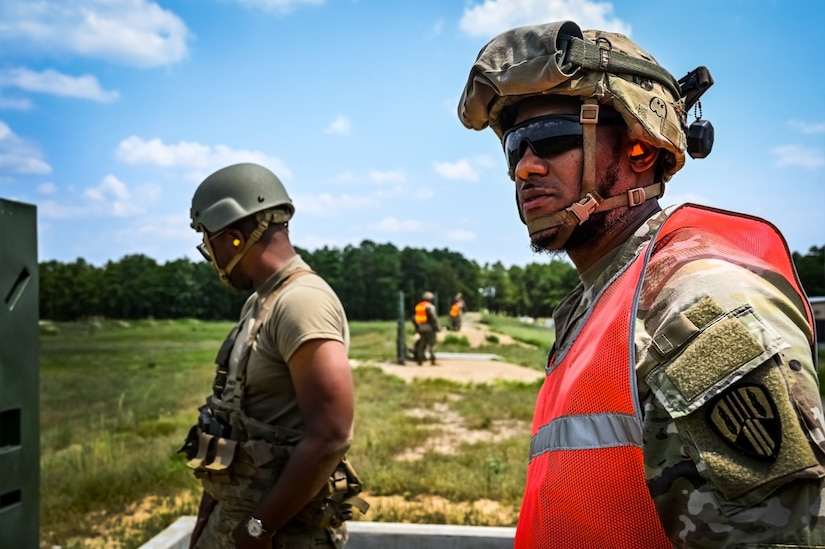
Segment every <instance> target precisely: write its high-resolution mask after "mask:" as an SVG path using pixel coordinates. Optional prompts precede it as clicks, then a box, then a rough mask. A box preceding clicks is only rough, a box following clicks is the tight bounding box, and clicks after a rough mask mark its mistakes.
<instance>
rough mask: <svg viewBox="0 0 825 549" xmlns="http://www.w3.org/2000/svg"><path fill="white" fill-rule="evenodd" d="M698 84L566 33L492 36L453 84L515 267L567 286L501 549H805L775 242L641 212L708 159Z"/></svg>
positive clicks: (783, 269) (806, 319)
mask: <svg viewBox="0 0 825 549" xmlns="http://www.w3.org/2000/svg"><path fill="white" fill-rule="evenodd" d="M712 84H713V79H712V78H711V76H710V72H709V71H708V70H707V69H706V68H705V67H699V68H697V69H695V70H692V71H689V72H687V74H686V75H685V76H684V77H682V78H681V79H678V80H677V79H676V78H674V77H673V76H672V75H671V73H670V72H668V71H667V70H666V69H664V68H663V67H661V66H660V65H659V64H658V63H657V62H656V60H655V59H654V58H653V56H652V55H650V54H649V53H648V52H647V51H645V50H644V49H642V48H641V47H639V46H638V45H637V44H636V43H634V42H633V41H632V40H630V39H629V38H628V37H627V36H624V35H621V34H618V33H614V32H606V31H601V30H585V31H583V30H582V29H581V28H580V27H579V25H578V24H576V23H575V22H572V21H559V22H555V23H547V24H542V25H531V26H525V27H519V28H515V29H512V30H509V31H506V32H504V33H501V34H500V35H498V36H496V37H494V38H493V39H492V40H490V41H489V42H488V43H487V44H486V45H485V46H484V47H483V48H482V49H481V51H480V52H479V54H478V57H477V59H476V61H475V63H474V64H473V65H472V67H471V69H470V74H469V77H468V79H467V83H466V86H465V88H464V91H463V93H462V95H461V99H460V101H459V105H458V116H459V119H460V120H461V122H462V123H463V124H464V125H465V126H466V127H467V128H470V129H475V130H482V129H484V128H486V127H490V128H492V129H493V131H494V132H495V134H496V136H497V137H498V138H499V139H500V140H501V143H502V147H503V149H504V155H505V160H506V163H507V167H508V174H509V176H510V178H511V179H512V181H513V183H514V190H515V197H516V206H517V209H518V214H519V216H520V218H521V220H522V222H524V224H525V225H526V227H527V232H528V235H529V238H530V242H531V245H532V247H533V249H534V251H536V252H537V253H541V252H549V253H556V252H560V251H564V252H566V254H567V256H568V257H569V259H570V260H571V261H572V262H573V264H574V265H575V267H576V269H577V271H578V272H579V276H580V279H581V283H580V284H579V285H578V286H577V287H576V288H575V289H574V290H573V291H572V292H571V293H570V294H568V295H567V296H566V297H565V298H564V299H563V300H562V302H561V303H560V304H559V306H558V307H557V308H556V310H555V311H554V324H555V330H556V338H555V343H554V345H553V348H552V349H551V350H550V352H549V354H548V359H547V363H546V365H545V371H546V373H547V376H546V378H545V381H544V384H543V386H542V388H541V390H540V393H539V396H538V399H537V403H536V408H535V412H534V419H533V433H532V434H533V436H532V440H531V444H530V452H529V465H528V470H527V479H526V486H525V491H524V497H523V501H522V505H521V510H520V516H519V521H518V527H517V531H516V539H515V548H516V549H535V548H548V547H583V548H584V547H634V548H636V547H644V548H646V549H648V548H659V547H661V548H665V547H825V504H823V501H825V499H823V494H825V480H823V479H825V436H823V433H825V420H824V418H825V416H823V411H822V401H821V399H820V396H819V383H818V379H817V365H816V361H817V357H816V338H815V335H814V331H813V317H812V314H811V309H810V305H809V302H808V300H807V297H806V296H805V293H804V291H803V289H802V287H801V286H800V284H799V281H798V278H797V276H796V271H795V269H794V265H793V261H792V259H791V257H790V255H789V253H788V248H787V244H786V243H785V240H784V238H783V237H782V235H781V233H780V232H779V231H778V230H777V229H776V228H775V227H774V226H773V225H771V224H770V223H769V222H767V221H764V220H762V219H758V218H755V217H752V216H749V215H745V214H739V213H736V212H728V211H723V210H719V209H715V208H710V207H708V206H701V205H698V204H682V205H679V206H674V207H670V208H666V209H664V210H663V209H662V208H661V207H660V205H659V202H658V198H659V197H660V196H661V195H662V194H663V193H664V190H665V184H666V183H667V184H668V185H670V184H672V183H669V181H671V179H672V177H673V176H674V174H675V173H676V172H678V171H679V170H680V169H681V168H683V166H684V165H685V160H686V153H687V155H689V156H691V157H692V158H703V157H705V156H707V154H708V153H710V151H711V148H712V145H713V139H714V133H713V127H712V126H711V125H710V123H709V122H708V121H706V120H703V119H701V109H700V108H699V107H700V102H699V99H700V98H701V97H702V95H703V94H704V92H705V91H706V90H707V89H708V88H709V87H710V86H711V85H712ZM691 109H695V111H696V112H698V113H700V117H699V118H697V119H696V120H694V121H693V122H692V123H688V114H689V113H690V111H691Z"/></svg>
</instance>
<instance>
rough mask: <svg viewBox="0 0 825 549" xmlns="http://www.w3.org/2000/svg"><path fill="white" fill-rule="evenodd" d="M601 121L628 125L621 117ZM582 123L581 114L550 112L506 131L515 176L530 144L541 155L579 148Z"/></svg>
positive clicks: (507, 151) (506, 146) (507, 152)
mask: <svg viewBox="0 0 825 549" xmlns="http://www.w3.org/2000/svg"><path fill="white" fill-rule="evenodd" d="M599 123H600V124H607V125H620V124H624V121H623V120H622V119H621V118H604V119H603V120H599ZM582 134H583V132H582V125H581V121H580V118H579V115H578V114H548V115H546V116H539V117H537V118H531V119H529V120H527V121H525V122H523V123H521V124H519V125H517V126H513V127H512V128H510V129H509V130H507V131H506V132H505V133H504V137H503V139H502V140H501V143H502V145H503V146H504V155H505V156H506V157H507V170H508V173H509V174H510V178H511V179H515V173H516V165H517V164H518V163H519V160H521V157H522V156H524V153H525V152H526V151H527V147H530V150H531V151H533V154H535V155H536V156H539V157H541V158H551V157H553V156H556V155H558V154H561V153H563V152H567V151H569V150H571V149H575V148H576V147H581V146H582V143H583V142H584V141H583V138H582Z"/></svg>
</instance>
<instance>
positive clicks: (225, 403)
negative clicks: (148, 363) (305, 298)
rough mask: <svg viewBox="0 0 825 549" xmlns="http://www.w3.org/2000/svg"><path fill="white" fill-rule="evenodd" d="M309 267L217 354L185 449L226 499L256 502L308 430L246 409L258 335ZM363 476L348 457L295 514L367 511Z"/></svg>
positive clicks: (332, 521) (304, 517)
mask: <svg viewBox="0 0 825 549" xmlns="http://www.w3.org/2000/svg"><path fill="white" fill-rule="evenodd" d="M312 272H313V271H311V270H307V269H298V270H296V271H293V272H292V273H290V274H289V275H287V277H286V278H285V279H284V280H283V281H282V282H281V283H280V284H279V285H278V286H277V287H276V288H275V289H274V290H273V291H272V292H271V293H270V294H269V295H268V296H266V298H264V300H263V302H262V303H261V305H260V308H259V310H258V311H257V312H255V311H254V310H253V311H252V315H251V318H250V316H249V315H245V316H244V318H242V319H241V320H240V321H239V322H238V323H237V324H236V325H235V327H234V328H233V329H232V331H231V332H230V333H229V335H228V336H227V338H226V340H225V341H224V342H223V344H222V345H221V348H220V350H219V351H218V355H217V357H216V358H215V363H216V372H215V381H214V383H213V385H212V394H211V395H209V396H208V397H207V399H206V404H205V405H203V406H201V407H200V408H199V409H198V411H199V416H198V423H197V424H196V425H194V426H192V428H191V429H190V430H189V434H188V436H187V438H186V441H185V442H184V445H183V447H182V448H181V449H180V450H179V452H183V453H185V454H186V457H187V459H188V460H189V461H188V462H187V463H186V465H187V466H188V467H190V468H191V469H193V470H194V474H195V476H196V477H197V478H199V479H200V480H201V482H202V483H203V487H204V490H206V491H207V492H209V493H210V494H211V495H212V496H213V497H214V498H215V499H217V500H218V501H220V502H226V501H227V500H230V501H233V502H237V500H238V498H243V499H247V500H249V506H250V507H252V508H254V506H255V505H256V504H257V503H258V501H260V499H261V497H262V496H263V495H264V494H265V493H266V492H267V491H268V490H269V489H270V488H271V487H272V486H273V485H274V484H275V482H276V481H277V479H278V477H279V476H280V474H281V472H282V471H283V468H284V466H285V465H286V462H287V460H288V459H289V456H290V455H291V453H292V451H293V449H294V447H295V445H296V444H297V443H298V441H299V440H300V439H301V437H302V436H303V432H302V431H298V430H295V429H288V428H284V427H278V426H273V425H269V424H267V423H263V422H261V421H258V420H256V419H254V418H251V417H248V416H247V415H246V413H245V412H244V408H243V399H244V392H245V386H246V369H247V366H248V364H249V356H250V353H251V351H252V346H253V344H254V343H255V339H256V337H257V335H258V332H259V331H260V329H261V327H262V326H263V324H264V322H266V320H267V319H268V318H269V316H270V314H271V313H272V309H273V308H274V305H275V301H276V299H277V297H278V295H279V294H280V293H281V292H282V291H283V289H284V288H285V287H286V286H287V285H289V284H290V283H291V282H293V281H295V280H296V279H298V278H299V277H301V276H304V275H307V274H310V273H312ZM246 327H248V328H249V329H248V333H246V336H245V338H244V344H243V347H242V348H241V349H240V354H239V356H238V358H237V365H236V367H235V376H234V384H233V385H232V390H231V392H228V393H229V394H224V389H225V388H226V386H227V380H228V376H229V375H230V372H231V371H232V368H231V367H230V366H231V365H230V362H231V359H232V358H233V354H236V353H238V350H236V351H235V353H233V349H234V348H235V347H236V341H237V340H238V338H239V337H243V336H244V332H245V331H246V330H245V329H246ZM362 488H363V487H362V483H361V480H360V479H359V478H358V476H357V474H356V473H355V471H354V470H353V468H352V466H351V465H350V464H349V462H348V461H347V459H346V458H343V459H342V460H341V463H339V464H338V466H337V467H336V468H335V470H334V471H333V473H332V476H330V478H329V481H328V482H327V484H326V486H324V488H322V489H321V491H320V492H319V493H318V494H317V495H316V496H315V497H314V498H313V499H312V500H311V501H310V502H309V503H308V504H307V505H306V507H304V509H302V510H301V511H300V512H299V513H298V514H297V515H296V517H295V519H297V520H298V521H299V522H300V523H302V524H304V525H307V526H311V527H320V528H325V527H328V526H332V527H337V526H340V525H341V523H342V522H343V521H345V520H349V519H351V518H352V507H353V506H354V507H356V508H357V509H359V510H360V511H361V512H362V513H365V512H366V511H367V509H368V507H369V504H368V503H367V502H366V501H364V500H363V499H361V498H360V497H358V494H359V493H360V492H361V490H362Z"/></svg>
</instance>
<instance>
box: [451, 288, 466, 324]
mask: <svg viewBox="0 0 825 549" xmlns="http://www.w3.org/2000/svg"><path fill="white" fill-rule="evenodd" d="M462 316H464V299H462V297H461V292H459V293H457V294H455V298H454V299H453V304H452V306H451V307H450V328H451V329H452V330H453V331H454V332H460V331H461V317H462Z"/></svg>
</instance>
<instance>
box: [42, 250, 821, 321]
mask: <svg viewBox="0 0 825 549" xmlns="http://www.w3.org/2000/svg"><path fill="white" fill-rule="evenodd" d="M297 251H298V253H299V254H300V255H301V256H302V257H303V258H304V260H305V261H306V262H307V263H309V265H310V266H311V267H312V268H313V269H314V270H315V271H316V272H317V273H318V274H320V275H321V276H322V277H324V278H325V279H326V280H327V282H328V283H329V284H330V286H332V288H333V289H334V290H335V292H336V293H337V294H338V296H339V297H340V299H341V302H342V303H343V305H344V308H345V310H346V312H347V316H348V317H349V318H350V319H351V320H393V319H397V318H398V315H399V310H400V309H401V307H403V310H404V313H405V318H408V317H409V316H410V315H411V311H412V310H413V308H414V307H415V304H416V303H417V302H418V301H419V300H420V298H421V295H422V293H423V292H425V291H431V292H433V293H434V294H435V295H436V306H437V308H438V312H439V314H441V315H445V314H447V312H448V310H449V308H450V305H451V304H452V299H453V297H454V296H455V295H456V294H457V293H461V294H462V296H463V298H464V301H465V303H466V305H467V309H469V310H481V309H486V310H489V311H491V312H494V313H499V314H506V315H527V316H532V317H549V316H551V315H552V312H553V309H554V308H555V307H556V306H557V305H558V304H559V302H560V300H561V299H562V297H563V296H564V295H565V294H566V293H567V292H569V291H570V290H572V289H573V287H575V285H576V284H577V283H578V280H579V278H578V274H577V272H576V270H575V269H574V268H573V266H572V265H570V264H569V263H568V262H566V261H562V260H558V259H554V260H551V261H550V262H549V263H530V264H528V265H526V266H524V267H521V266H515V265H514V266H511V267H509V268H508V267H504V265H502V264H501V263H500V262H496V263H493V264H492V265H491V264H484V265H479V264H478V263H476V262H475V261H472V260H468V259H466V258H465V257H463V256H462V255H461V254H460V253H457V252H454V251H451V250H448V249H433V250H426V249H421V248H410V247H405V248H403V249H399V248H397V247H396V246H394V245H392V244H378V243H375V242H373V241H371V240H365V241H363V242H361V244H360V245H359V246H346V247H344V248H343V249H338V248H329V247H324V248H321V249H318V250H315V251H308V250H304V249H301V248H297ZM793 258H794V262H795V263H796V266H797V271H798V272H799V275H800V280H801V281H802V285H803V287H804V288H805V290H806V291H807V292H808V295H810V296H814V295H817V296H822V295H825V247H812V248H811V249H810V250H809V252H808V253H807V254H805V255H803V254H800V253H797V252H794V254H793ZM39 269H40V273H39V275H40V318H42V319H48V320H57V321H73V320H80V319H83V318H89V317H105V318H117V319H123V320H135V319H141V318H156V319H175V318H198V319H201V320H234V319H236V318H237V316H238V313H239V312H240V309H241V306H242V305H243V303H244V301H246V298H247V297H248V296H249V294H248V293H243V292H238V293H233V292H230V291H227V290H226V289H225V288H224V287H223V286H222V285H221V284H220V282H219V281H218V278H217V276H216V274H215V272H214V271H213V270H212V267H211V265H210V264H209V263H208V262H205V261H196V262H193V261H191V260H189V259H188V258H182V259H177V260H174V261H168V262H166V263H162V264H160V263H158V262H157V261H155V260H154V259H152V258H150V257H147V256H145V255H142V254H135V255H126V256H124V257H123V258H121V259H120V260H119V261H109V262H107V263H106V264H105V265H103V266H101V267H98V266H95V265H92V264H89V263H87V262H86V261H85V260H83V259H82V258H78V259H77V260H76V261H74V262H72V263H61V262H58V261H45V262H41V263H40V265H39Z"/></svg>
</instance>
